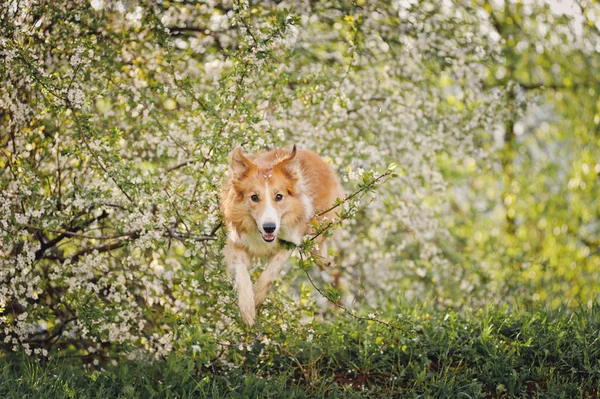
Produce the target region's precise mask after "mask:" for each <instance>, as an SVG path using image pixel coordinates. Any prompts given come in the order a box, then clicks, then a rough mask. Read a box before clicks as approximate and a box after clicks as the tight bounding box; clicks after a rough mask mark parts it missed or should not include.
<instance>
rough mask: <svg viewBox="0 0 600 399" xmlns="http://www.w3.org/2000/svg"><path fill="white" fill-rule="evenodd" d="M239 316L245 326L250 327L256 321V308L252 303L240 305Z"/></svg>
mask: <svg viewBox="0 0 600 399" xmlns="http://www.w3.org/2000/svg"><path fill="white" fill-rule="evenodd" d="M240 314H241V315H242V320H244V323H246V325H248V326H250V327H251V326H253V325H254V322H255V321H256V308H255V307H254V303H249V304H244V305H242V304H240Z"/></svg>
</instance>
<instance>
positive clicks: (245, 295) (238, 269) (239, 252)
mask: <svg viewBox="0 0 600 399" xmlns="http://www.w3.org/2000/svg"><path fill="white" fill-rule="evenodd" d="M225 262H226V263H227V267H228V268H229V271H230V272H231V273H232V274H233V278H234V284H235V288H236V290H237V292H238V305H239V307H240V314H241V315H242V319H243V320H244V323H246V324H247V325H249V326H252V325H253V324H254V321H255V320H256V308H255V307H254V292H253V290H252V280H251V279H250V273H249V272H248V268H249V267H250V256H248V254H247V253H246V251H244V250H243V249H242V248H241V247H239V246H238V245H236V244H234V243H232V242H228V243H227V245H226V246H225Z"/></svg>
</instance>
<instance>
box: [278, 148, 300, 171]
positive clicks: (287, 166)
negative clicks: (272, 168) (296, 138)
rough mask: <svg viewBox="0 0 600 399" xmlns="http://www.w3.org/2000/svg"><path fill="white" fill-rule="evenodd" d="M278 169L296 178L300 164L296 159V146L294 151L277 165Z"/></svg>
mask: <svg viewBox="0 0 600 399" xmlns="http://www.w3.org/2000/svg"><path fill="white" fill-rule="evenodd" d="M276 166H277V167H278V168H280V169H281V170H283V171H284V172H285V173H287V174H288V175H289V176H290V177H296V174H297V173H298V167H299V166H300V163H299V161H298V158H297V157H296V144H294V147H293V148H292V151H291V152H290V153H289V154H288V155H287V156H286V157H285V158H283V159H282V160H281V161H279V163H278V164H277V165H276Z"/></svg>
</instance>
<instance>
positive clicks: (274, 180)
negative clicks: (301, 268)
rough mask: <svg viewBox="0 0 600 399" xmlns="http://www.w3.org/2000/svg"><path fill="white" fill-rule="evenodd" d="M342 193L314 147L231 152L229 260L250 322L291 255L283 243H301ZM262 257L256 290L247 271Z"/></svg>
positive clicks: (225, 195) (226, 191) (226, 190)
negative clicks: (252, 152) (246, 153)
mask: <svg viewBox="0 0 600 399" xmlns="http://www.w3.org/2000/svg"><path fill="white" fill-rule="evenodd" d="M344 195H345V193H344V189H343V188H342V186H341V184H340V181H339V179H338V178H337V176H336V174H335V172H334V171H333V170H332V168H331V167H330V166H329V165H327V164H326V163H325V161H323V159H321V157H319V156H318V155H317V154H315V153H314V152H312V151H308V150H296V146H294V147H293V148H292V150H286V149H281V148H278V149H274V150H270V151H266V152H261V153H260V154H256V155H248V156H246V155H244V153H243V151H242V148H241V147H239V146H238V147H237V148H236V149H235V150H233V152H232V154H231V174H230V177H229V179H228V180H227V181H226V182H225V184H224V186H223V192H222V198H221V211H222V213H223V217H224V220H225V225H226V227H227V231H228V238H227V244H226V245H225V263H226V264H227V267H228V269H229V271H230V272H231V273H232V275H233V278H234V283H235V287H236V289H237V292H238V303H239V307H240V313H241V316H242V319H243V320H244V322H245V323H246V324H247V325H249V326H252V325H253V324H254V322H255V320H256V308H257V307H258V306H260V305H261V304H262V303H263V301H264V300H265V298H266V295H267V289H268V288H269V285H271V283H272V282H273V281H274V280H275V278H276V277H277V275H278V274H279V272H280V271H281V268H282V267H283V265H284V264H285V262H286V261H287V259H288V258H289V256H290V254H291V250H290V249H289V246H287V248H286V247H285V246H284V245H280V241H286V242H290V243H293V244H296V245H298V244H300V241H301V240H302V237H303V236H304V235H305V234H307V233H308V232H309V231H310V227H311V223H310V222H311V220H312V219H313V216H314V215H315V214H317V215H318V217H317V221H320V220H322V219H323V218H325V217H327V216H329V215H328V213H325V214H323V215H321V214H319V212H322V211H325V210H327V209H329V208H331V207H332V206H333V205H334V203H335V200H336V199H337V198H344ZM333 212H334V211H330V213H333ZM322 237H323V235H321V237H319V238H322ZM324 247H325V246H324V245H323V248H324ZM264 258H266V259H267V260H268V261H267V265H266V267H265V269H264V271H263V272H262V274H261V275H260V277H259V278H258V281H257V282H256V286H255V287H254V288H253V286H252V280H251V279H250V273H249V272H248V269H249V268H250V266H251V262H252V260H255V259H264Z"/></svg>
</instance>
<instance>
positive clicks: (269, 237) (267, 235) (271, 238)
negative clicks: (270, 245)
mask: <svg viewBox="0 0 600 399" xmlns="http://www.w3.org/2000/svg"><path fill="white" fill-rule="evenodd" d="M263 237H264V238H265V240H268V241H271V240H273V239H275V234H265V235H264V236H263Z"/></svg>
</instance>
